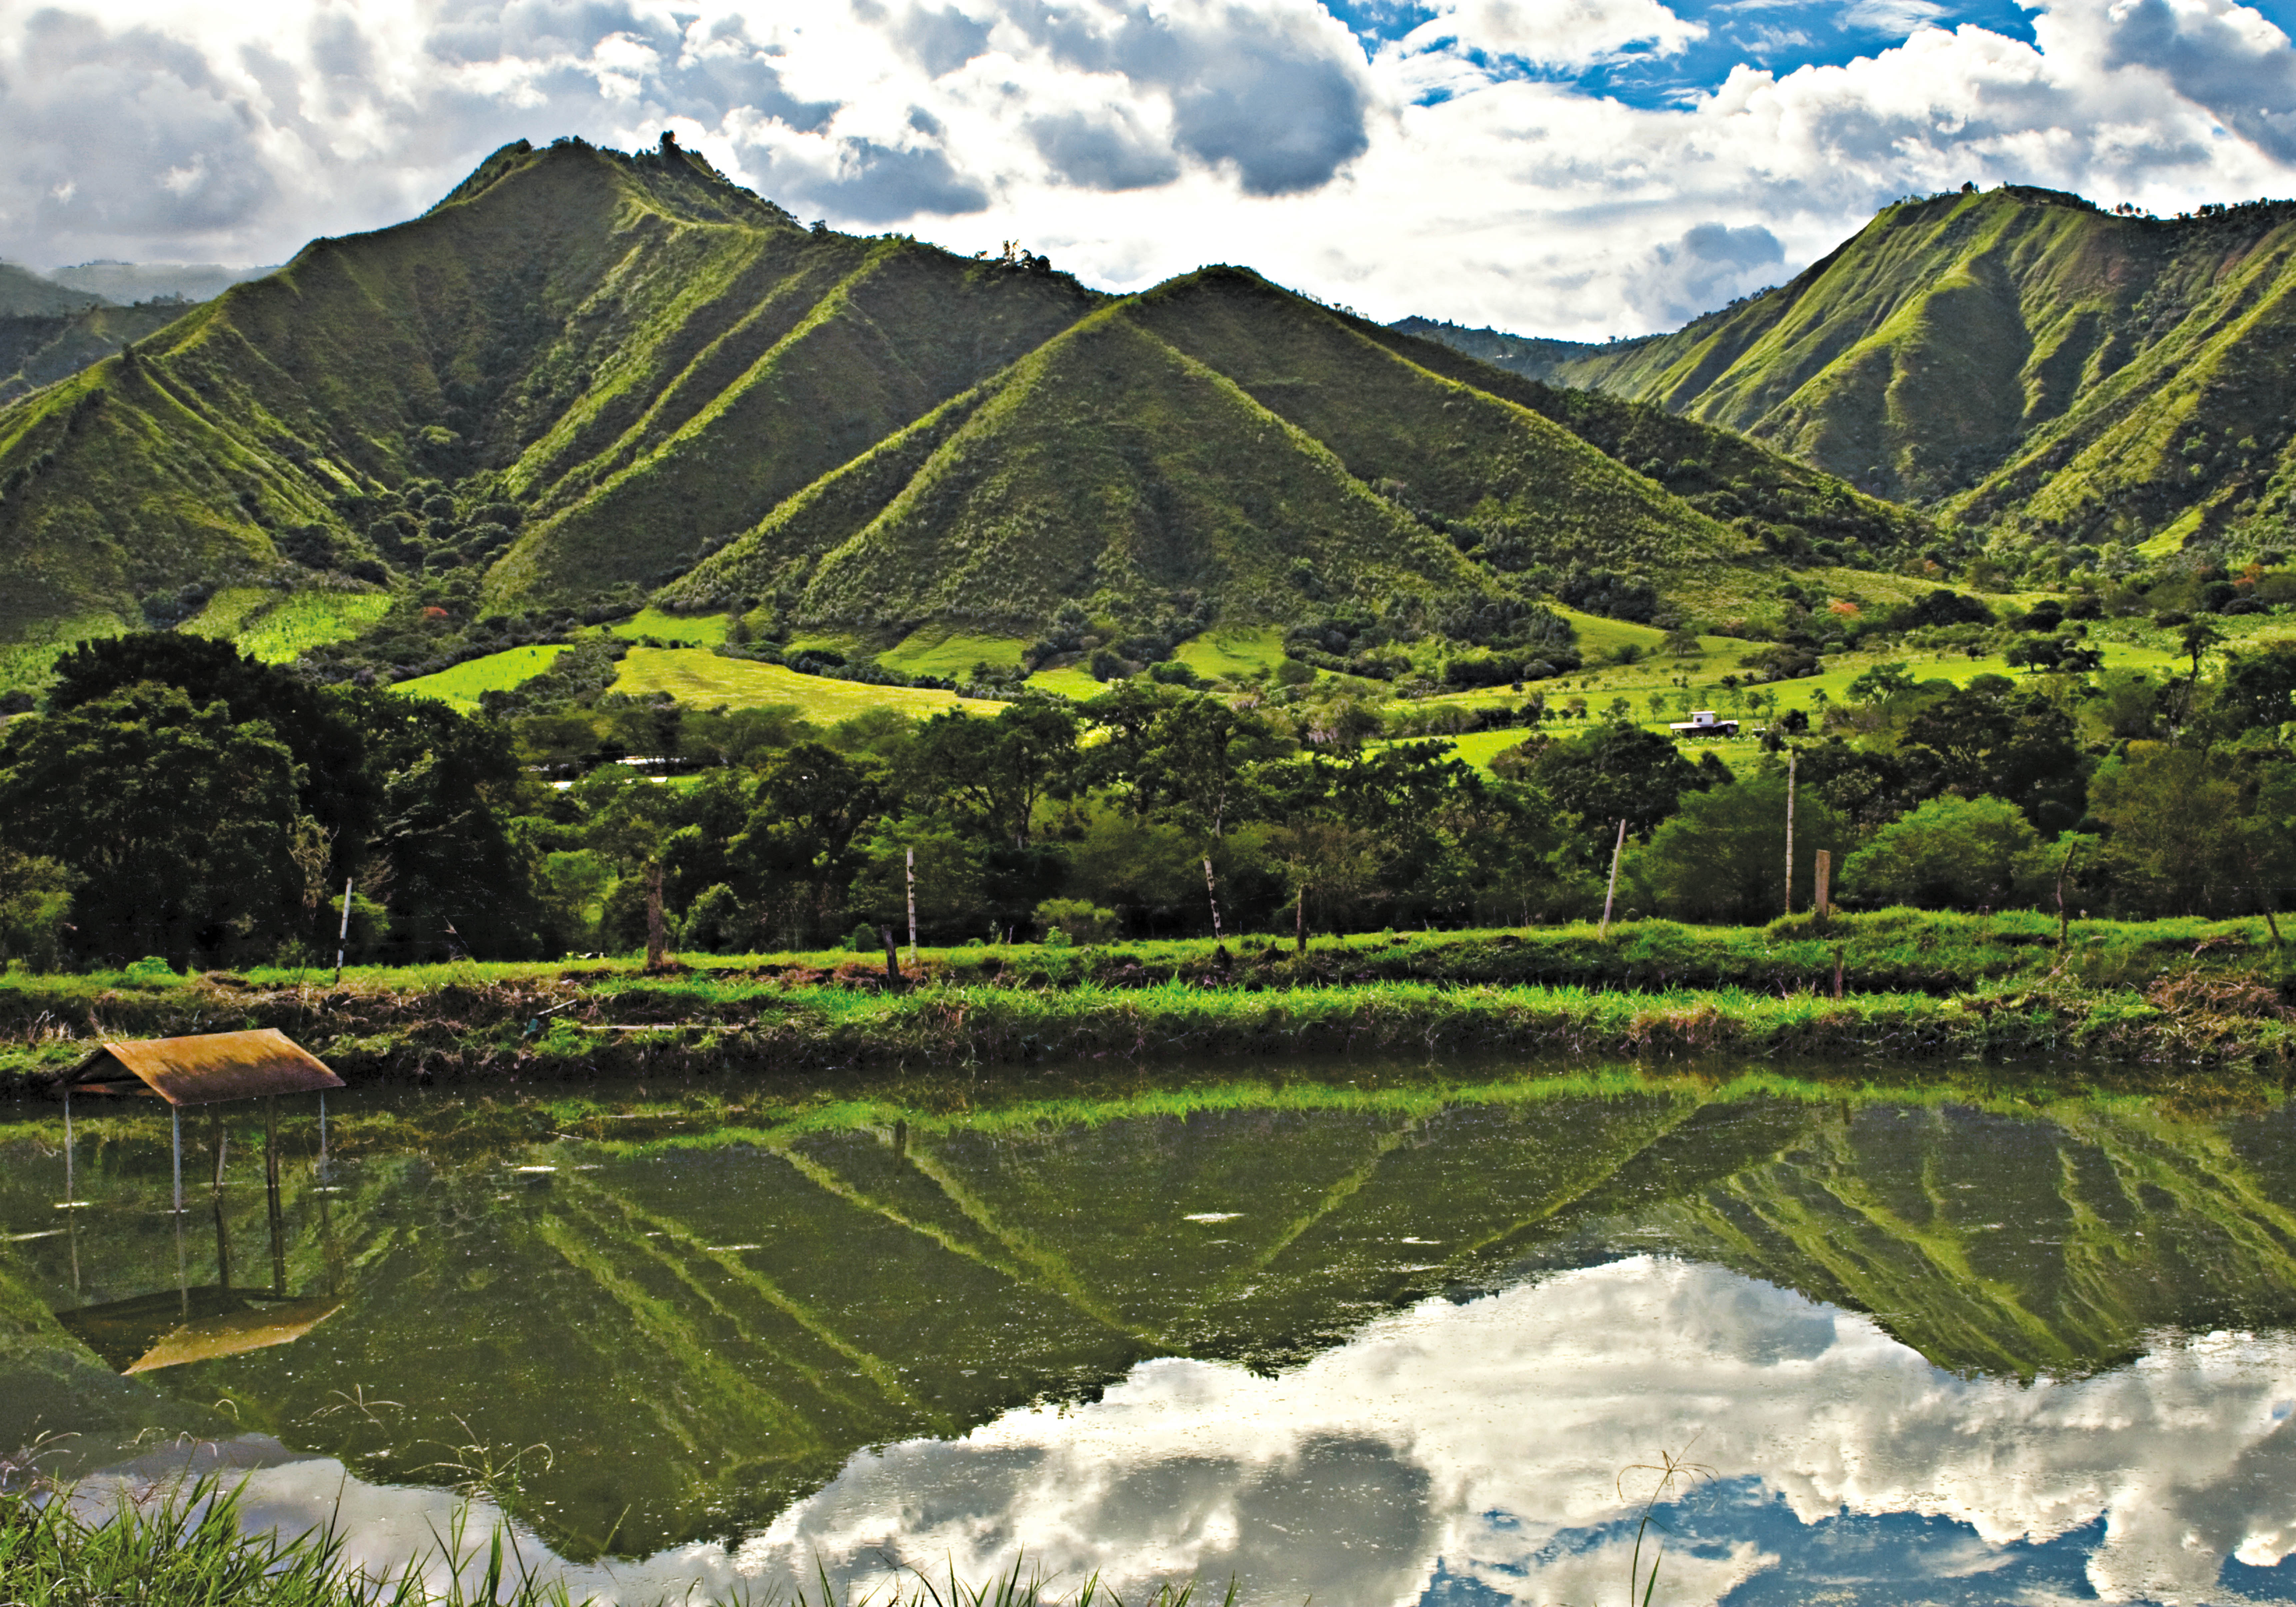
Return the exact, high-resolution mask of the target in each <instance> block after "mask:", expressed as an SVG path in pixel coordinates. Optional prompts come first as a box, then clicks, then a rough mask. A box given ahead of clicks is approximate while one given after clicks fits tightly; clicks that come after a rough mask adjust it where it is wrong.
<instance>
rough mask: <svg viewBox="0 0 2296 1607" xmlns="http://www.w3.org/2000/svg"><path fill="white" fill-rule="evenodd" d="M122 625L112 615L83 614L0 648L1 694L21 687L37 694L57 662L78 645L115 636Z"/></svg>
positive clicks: (44, 627) (46, 682) (38, 629)
mask: <svg viewBox="0 0 2296 1607" xmlns="http://www.w3.org/2000/svg"><path fill="white" fill-rule="evenodd" d="M122 628H123V627H121V625H120V623H119V620H118V619H115V618H113V617H112V616H111V615H110V614H82V615H78V616H76V617H74V618H72V619H61V620H58V621H56V622H55V623H53V624H52V625H43V626H40V627H37V631H36V634H35V635H32V636H31V637H30V638H29V640H26V641H22V642H12V643H9V644H5V645H0V692H12V691H15V690H16V689H17V688H19V687H21V688H22V689H23V690H24V691H26V692H37V691H38V690H39V689H40V688H41V687H43V686H45V685H47V684H48V678H49V676H52V675H53V674H54V673H55V668H56V660H57V659H58V658H60V657H61V656H62V654H63V653H64V652H66V651H67V650H68V649H70V647H71V646H72V644H75V643H77V642H81V641H86V640H87V639H89V638H91V637H97V636H116V635H119V633H120V631H121V629H122Z"/></svg>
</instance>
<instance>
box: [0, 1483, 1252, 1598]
mask: <svg viewBox="0 0 2296 1607" xmlns="http://www.w3.org/2000/svg"><path fill="white" fill-rule="evenodd" d="M45 1495H46V1496H48V1497H50V1498H45V1499H44V1498H40V1497H39V1496H33V1495H23V1494H17V1495H9V1494H0V1607H226V1604H228V1607H480V1604H481V1603H490V1604H493V1607H578V1603H581V1602H583V1601H586V1600H589V1599H591V1598H589V1597H587V1596H584V1597H577V1596H574V1595H571V1594H570V1591H569V1590H568V1588H567V1587H566V1585H565V1583H564V1581H562V1580H559V1579H548V1580H545V1579H541V1578H537V1577H536V1576H535V1574H534V1573H533V1572H532V1571H531V1570H529V1568H528V1566H527V1565H526V1564H525V1562H523V1560H522V1559H521V1557H520V1556H519V1554H518V1553H517V1550H516V1547H515V1545H514V1543H512V1542H510V1541H509V1540H508V1538H507V1532H506V1531H505V1530H504V1529H503V1528H502V1527H501V1526H499V1525H497V1526H496V1528H495V1529H493V1531H492V1534H491V1536H490V1537H488V1540H487V1542H486V1543H485V1544H484V1545H483V1546H480V1545H479V1544H477V1543H475V1542H472V1541H470V1540H469V1539H468V1538H467V1537H466V1536H465V1535H464V1534H463V1532H462V1530H461V1529H459V1528H456V1529H452V1530H450V1532H448V1533H447V1534H446V1535H442V1536H439V1537H438V1550H437V1551H436V1552H435V1553H434V1554H432V1555H430V1556H429V1557H422V1558H417V1559H414V1562H413V1564H412V1565H410V1566H409V1567H407V1568H406V1570H403V1571H401V1572H399V1573H398V1575H397V1576H396V1577H393V1578H374V1577H373V1576H371V1575H369V1574H368V1573H367V1572H366V1571H365V1570H363V1569H360V1568H356V1567H351V1566H348V1565H346V1564H345V1562H343V1557H342V1551H343V1542H342V1538H341V1537H340V1536H338V1535H334V1534H331V1533H328V1532H325V1531H323V1530H313V1531H311V1532H309V1533H307V1534H302V1535H298V1536H295V1537H291V1538H288V1537H281V1536H277V1535H271V1534H264V1533H259V1532H258V1533H249V1532H247V1531H246V1530H245V1529H242V1527H241V1525H240V1515H239V1500H238V1495H237V1492H236V1491H235V1490H234V1489H230V1488H225V1487H224V1486H223V1485H222V1484H221V1483H220V1482H219V1481H218V1480H215V1479H213V1478H206V1479H201V1480H196V1481H191V1482H178V1483H176V1484H173V1485H170V1486H166V1487H162V1488H157V1489H155V1490H154V1491H152V1494H151V1496H150V1498H148V1499H146V1500H144V1501H141V1502H138V1501H136V1500H134V1499H132V1498H130V1497H129V1496H127V1494H126V1493H124V1492H123V1493H122V1495H121V1497H120V1504H119V1507H118V1509H117V1510H115V1511H114V1512H112V1513H109V1514H108V1515H106V1516H105V1517H103V1518H102V1519H101V1520H90V1519H86V1518H83V1517H81V1516H79V1515H78V1514H77V1513H74V1512H73V1511H72V1510H71V1504H70V1502H69V1501H67V1500H64V1499H61V1498H56V1497H57V1492H54V1491H48V1492H45ZM434 1563H435V1564H440V1566H435V1567H426V1566H425V1565H426V1564H434ZM1021 1568H1022V1563H1021V1562H1020V1561H1019V1560H1017V1559H1016V1560H1015V1562H1013V1567H1012V1569H1011V1570H1009V1571H1008V1572H1006V1573H1005V1574H1003V1575H1000V1576H999V1577H997V1578H993V1579H990V1580H988V1582H986V1583H983V1584H968V1583H966V1582H964V1581H963V1580H961V1579H958V1578H956V1577H955V1574H954V1573H952V1574H951V1575H950V1576H949V1577H948V1578H946V1579H941V1580H935V1579H933V1578H930V1577H928V1576H927V1575H925V1574H923V1573H918V1572H914V1571H913V1572H912V1573H911V1574H910V1575H909V1576H908V1577H907V1578H901V1577H899V1576H894V1577H891V1578H889V1579H888V1580H887V1582H886V1583H885V1584H883V1585H881V1586H880V1587H875V1588H864V1589H860V1590H853V1589H850V1588H849V1589H848V1590H846V1591H845V1592H844V1593H842V1594H840V1591H839V1589H838V1587H836V1586H835V1585H834V1584H832V1582H831V1580H830V1579H829V1577H828V1575H827V1574H826V1572H824V1573H823V1574H822V1575H821V1577H820V1582H819V1585H818V1587H817V1588H816V1589H814V1590H807V1589H802V1588H801V1589H798V1590H795V1591H791V1592H787V1593H783V1592H781V1591H774V1592H771V1593H768V1594H767V1595H748V1594H746V1593H744V1594H743V1595H739V1596H735V1597H732V1598H726V1607H1102V1604H1104V1607H1126V1604H1125V1603H1124V1601H1123V1599H1122V1598H1121V1597H1120V1596H1119V1595H1117V1594H1116V1592H1114V1591H1113V1590H1111V1589H1109V1588H1108V1587H1105V1586H1103V1585H1102V1584H1101V1583H1100V1581H1099V1579H1098V1578H1089V1579H1087V1580H1086V1581H1085V1582H1084V1583H1083V1584H1082V1585H1081V1586H1080V1587H1078V1588H1077V1589H1076V1590H1074V1591H1072V1592H1069V1593H1066V1594H1057V1593H1055V1592H1054V1591H1053V1590H1052V1589H1051V1588H1050V1587H1048V1586H1047V1585H1046V1582H1045V1581H1044V1580H1043V1579H1042V1578H1038V1577H1034V1576H1025V1577H1024V1575H1023V1574H1022V1572H1021ZM434 1576H436V1577H439V1578H441V1579H442V1581H443V1582H441V1583H439V1584H437V1585H433V1584H432V1583H431V1582H430V1580H431V1579H432V1578H433V1577H434ZM1195 1600H1196V1587H1195V1586H1194V1584H1193V1582H1192V1583H1190V1584H1186V1585H1182V1586H1178V1587H1173V1586H1169V1585H1162V1586H1159V1587H1156V1589H1155V1590H1154V1592H1153V1593H1152V1595H1148V1596H1146V1597H1144V1598H1143V1600H1142V1602H1141V1604H1140V1607H1193V1604H1194V1603H1195ZM1234 1600H1235V1587H1234V1583H1233V1582H1231V1583H1230V1584H1229V1586H1228V1589H1227V1594H1226V1597H1225V1598H1224V1600H1223V1602H1222V1603H1221V1607H1234ZM676 1603H677V1607H713V1603H712V1602H709V1601H705V1600H704V1598H701V1597H699V1596H680V1597H678V1598H676ZM622 1607H651V1604H648V1603H623V1604H622ZM665 1607H667V1604H665Z"/></svg>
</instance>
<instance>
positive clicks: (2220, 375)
mask: <svg viewBox="0 0 2296 1607" xmlns="http://www.w3.org/2000/svg"><path fill="white" fill-rule="evenodd" d="M2292 266H2296V206H2292V205H2291V204H2289V203H2285V202H2259V203H2255V204H2252V205H2248V206H2241V207H2233V208H2207V209H2202V215H2200V216H2197V217H2190V218H2180V219H2175V220H2162V219H2157V218H2151V217H2122V216H2116V215H2113V214H2109V213H2106V212H2103V211H2101V210H2099V209H2096V208H2095V207H2093V206H2091V205H2090V204H2089V203H2087V201H2082V200H2080V199H2079V197H2076V196H2070V195H2062V194H2058V193H2054V192H2050V191H2042V190H2031V189H2024V188H2015V187H2010V188H2004V189H2000V190H1996V191H1992V192H1990V193H1985V194H1976V193H1963V194H1951V195H1942V196H1937V197H1932V198H1931V199H1929V200H1926V201H1908V202H1905V203H1901V204H1899V205H1898V206H1894V207H1891V208H1890V209H1887V210H1886V211H1884V212H1882V214H1881V215H1880V216H1879V217H1876V218H1875V219H1874V221H1873V223H1871V224H1870V225H1867V226H1866V228H1865V229H1864V230H1862V231H1861V232H1860V233H1859V234H1857V236H1856V237H1855V238H1854V239H1852V240H1850V241H1849V242H1846V243H1845V244H1844V245H1843V246H1841V248H1840V249H1839V250H1836V251H1834V252H1833V254H1832V255H1831V256H1829V257H1827V258H1825V259H1824V260H1822V261H1820V262H1818V263H1816V264H1815V265H1814V266H1811V267H1810V268H1809V269H1808V271H1807V272H1805V273H1803V274H1802V275H1800V276H1799V277H1798V278H1796V279H1795V280H1794V281H1793V283H1791V284H1787V285H1784V286H1782V287H1780V288H1779V289H1777V290H1774V291H1767V292H1765V293H1764V294H1762V295H1760V296H1757V297H1754V298H1752V299H1750V300H1747V301H1745V302H1743V303H1740V304H1738V305H1736V306H1734V307H1729V308H1726V309H1725V310H1723V311H1721V312H1718V313H1715V314H1711V315H1710V316H1707V317H1704V318H1702V319H1699V320H1697V321H1696V322H1694V323H1693V324H1690V325H1688V326H1687V327H1685V328H1684V329H1682V330H1680V331H1678V332H1676V333H1673V334H1670V335H1663V336H1658V337H1653V338H1651V339H1647V340H1628V341H1618V342H1614V343H1612V344H1610V345H1607V346H1599V347H1584V348H1579V349H1578V350H1576V351H1570V350H1567V349H1564V348H1562V343H1522V342H1516V343H1513V344H1506V343H1504V342H1501V343H1500V344H1497V345H1494V338H1492V337H1490V336H1489V334H1488V332H1474V331H1456V330H1451V329H1448V328H1447V327H1445V326H1436V325H1430V324H1424V323H1423V321H1422V322H1416V323H1415V324H1413V325H1412V327H1413V328H1415V329H1417V330H1420V331H1422V332H1426V333H1429V334H1432V335H1435V336H1438V337H1439V338H1441V339H1443V340H1447V341H1449V342H1451V343H1453V344H1454V345H1456V346H1457V347H1459V348H1462V349H1466V350H1473V351H1478V352H1481V353H1483V354H1484V355H1487V356H1488V357H1491V358H1492V360H1494V361H1497V362H1501V363H1504V364H1505V365H1508V366H1510V367H1513V368H1514V369H1516V370H1517V371H1518V372H1523V373H1536V374H1538V376H1539V377H1542V378H1552V379H1554V380H1556V381H1561V382H1562V383H1566V384H1570V385H1578V386H1589V387H1595V388H1599V389H1603V390H1606V391H1610V392H1612V393H1614V394H1617V395H1620V396H1626V397H1632V398H1638V399H1641V400H1644V401H1649V402H1652V403H1655V404H1657V405H1659V406H1662V407H1664V408H1667V409H1669V410H1670V411H1672V412H1676V413H1679V414H1685V415H1686V416H1688V417H1691V418H1693V419H1699V420H1703V421H1707V422H1713V423H1718V424H1723V425H1726V426H1728V427H1729V428H1731V429H1734V430H1744V431H1747V432H1748V433H1750V434H1751V435H1752V436H1753V437H1754V438H1755V439H1758V440H1760V441H1763V442H1766V443H1767V444H1769V445H1771V446H1774V447H1778V448H1779V449H1781V450H1783V451H1784V452H1786V453H1789V454H1791V455H1793V456H1794V457H1797V458H1799V459H1800V460H1801V461H1803V462H1805V463H1814V464H1816V465H1817V466H1819V467H1821V468H1824V469H1826V470H1828V471H1832V472H1833V473H1835V474H1839V475H1841V476H1842V477H1844V478H1845V479H1848V480H1852V481H1854V482H1855V483H1857V485H1859V486H1861V487H1863V488H1866V489H1867V490H1868V491H1872V492H1874V493H1877V494H1879V495H1882V496H1895V497H1906V498H1911V499H1915V500H1919V501H1925V502H1930V503H1933V504H1940V505H1941V506H1943V507H1944V508H1945V509H1946V510H1948V512H1952V513H1954V514H1956V515H1958V516H1961V517H1964V518H1966V519H1968V520H1970V521H1973V522H1976V523H1980V524H1984V525H1991V526H1996V527H2000V526H2009V527H2017V526H2026V527H2030V528H2031V529H2035V530H2038V531H2045V532H2046V533H2047V534H2049V535H2051V536H2054V537H2063V538H2067V539H2070V540H2072V541H2076V542H2089V543H2103V542H2107V541H2116V540H2118V541H2122V542H2127V543H2130V544H2135V543H2137V542H2141V541H2144V540H2145V539H2147V538H2149V537H2154V536H2158V535H2160V534H2161V533H2162V532H2164V531H2170V530H2176V531H2177V532H2178V533H2179V534H2180V535H2181V534H2186V533H2190V534H2200V535H2203V536H2228V535H2239V536H2245V537H2250V538H2251V539H2255V540H2260V539H2263V538H2264V537H2266V536H2267V535H2269V534H2271V533H2272V532H2273V531H2274V530H2276V527H2277V524H2278V522H2279V521H2281V519H2282V518H2283V517H2284V512H2285V507H2286V500H2287V496H2288V488H2289V485H2290V484H2291V483H2296V477H2292V476H2291V475H2290V474H2289V472H2288V471H2287V467H2286V466H2287V464H2288V463H2289V461H2290V460H2289V447H2290V438H2291V434H2292V430H2296V417H2292V416H2291V415H2292V413H2296V394H2292V387H2296V374H2292V363H2296V303H2292V300H2291V289H2292V283H2296V281H2292V278H2291V269H2292ZM1550 347H1552V348H1553V349H1549V348H1550Z"/></svg>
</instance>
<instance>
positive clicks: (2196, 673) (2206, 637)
mask: <svg viewBox="0 0 2296 1607" xmlns="http://www.w3.org/2000/svg"><path fill="white" fill-rule="evenodd" d="M2223 640H2224V631H2223V630H2222V629H2221V628H2220V627H2218V624H2217V622H2216V621H2215V620H2213V619H2209V618H2207V617H2206V616H2205V615H2204V616H2202V617H2201V618H2199V619H2187V620H2186V621H2185V628H2184V629H2183V630H2182V631H2181V632H2179V633H2178V635H2177V645H2178V646H2179V647H2181V648H2183V649H2184V651H2185V653H2186V654H2187V655H2188V656H2189V657H2190V658H2191V659H2192V660H2193V679H2194V681H2195V682H2197V681H2198V680H2199V679H2200V678H2201V660H2202V656H2203V655H2205V654H2206V653H2207V652H2208V651H2209V649H2210V648H2211V647H2214V646H2215V645H2216V644H2218V643H2219V642H2221V641H2223Z"/></svg>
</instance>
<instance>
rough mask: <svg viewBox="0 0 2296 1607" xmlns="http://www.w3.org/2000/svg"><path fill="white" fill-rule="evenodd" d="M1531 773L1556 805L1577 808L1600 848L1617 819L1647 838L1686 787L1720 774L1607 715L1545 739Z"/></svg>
mask: <svg viewBox="0 0 2296 1607" xmlns="http://www.w3.org/2000/svg"><path fill="white" fill-rule="evenodd" d="M1708 757H1710V758H1711V757H1712V756H1711V755H1709V756H1708ZM1717 762H1719V761H1717ZM1724 774H1725V775H1726V774H1727V772H1726V771H1725V772H1724ZM1529 776H1530V779H1531V780H1532V781H1534V782H1535V783H1538V786H1539V787H1540V788H1541V790H1543V791H1545V792H1546V795H1547V796H1548V797H1550V798H1552V799H1554V803H1555V807H1556V808H1561V809H1563V810H1566V811H1568V812H1569V813H1570V814H1572V815H1576V816H1579V820H1580V822H1581V823H1582V824H1583V825H1584V827H1585V830H1586V835H1587V839H1588V840H1589V841H1590V842H1597V841H1598V842H1599V844H1600V846H1601V847H1602V848H1603V849H1608V848H1609V846H1610V841H1611V832H1614V831H1616V830H1617V829H1618V823H1619V822H1620V821H1621V820H1623V821H1625V822H1626V823H1627V829H1628V832H1631V833H1633V834H1634V835H1635V836H1636V837H1638V838H1642V839H1644V840H1648V839H1649V837H1650V834H1651V833H1652V832H1653V831H1655V830H1657V828H1658V824H1659V822H1661V820H1664V819H1665V818H1666V817H1667V816H1669V815H1671V814H1673V813H1674V812H1675V810H1676V808H1678V807H1679V805H1680V803H1681V799H1682V796H1683V794H1684V793H1685V792H1702V791H1705V790H1706V789H1707V788H1709V787H1711V786H1713V785H1714V784H1715V783H1716V782H1717V781H1718V779H1719V778H1718V777H1717V776H1715V775H1713V774H1712V773H1711V772H1710V771H1707V770H1705V769H1702V767H1700V766H1697V765H1693V764H1692V763H1691V762H1690V761H1689V760H1688V759H1686V758H1683V757H1682V753H1681V750H1678V749H1677V748H1676V747H1675V745H1674V743H1673V742H1670V741H1669V740H1668V739H1667V738H1665V737H1663V736H1661V735H1660V734H1658V733H1656V732H1654V731H1645V730H1644V729H1643V728H1642V727H1640V726H1627V725H1620V724H1617V723H1615V722H1611V721H1605V722H1603V724H1601V725H1599V726H1595V728H1594V729H1593V730H1591V731H1588V732H1587V733H1586V734H1584V735H1582V736H1576V737H1571V738H1569V739H1567V740H1565V741H1562V742H1552V743H1549V744H1548V745H1547V746H1546V747H1545V748H1544V749H1542V750H1539V752H1538V756H1537V757H1536V758H1533V759H1532V760H1531V763H1530V769H1529Z"/></svg>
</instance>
